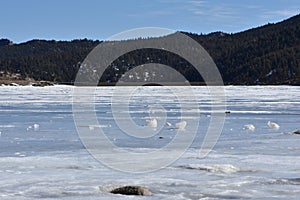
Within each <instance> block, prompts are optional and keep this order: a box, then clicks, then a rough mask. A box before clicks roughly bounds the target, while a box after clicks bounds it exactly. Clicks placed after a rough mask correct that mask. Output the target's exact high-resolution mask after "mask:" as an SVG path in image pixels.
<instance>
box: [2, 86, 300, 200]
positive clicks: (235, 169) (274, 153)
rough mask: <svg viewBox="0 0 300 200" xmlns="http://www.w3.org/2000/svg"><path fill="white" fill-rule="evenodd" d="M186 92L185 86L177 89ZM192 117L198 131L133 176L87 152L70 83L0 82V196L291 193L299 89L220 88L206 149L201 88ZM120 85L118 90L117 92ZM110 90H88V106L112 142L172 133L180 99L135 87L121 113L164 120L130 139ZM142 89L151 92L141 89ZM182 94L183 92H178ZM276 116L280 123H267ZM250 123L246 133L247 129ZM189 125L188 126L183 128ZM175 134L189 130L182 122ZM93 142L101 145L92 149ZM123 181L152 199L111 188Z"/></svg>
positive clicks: (298, 192) (142, 144) (295, 182)
mask: <svg viewBox="0 0 300 200" xmlns="http://www.w3.org/2000/svg"><path fill="white" fill-rule="evenodd" d="M176 89H177V90H178V91H182V92H184V91H185V88H184V87H176ZM192 89H193V91H194V93H195V95H196V96H197V102H196V103H197V104H199V110H198V109H191V110H190V111H189V113H192V114H193V113H194V114H195V113H196V114H199V116H200V121H199V129H198V131H199V133H198V134H197V136H196V137H195V140H194V142H193V144H192V145H191V146H190V148H188V149H187V150H186V152H185V153H184V154H183V155H182V156H181V157H180V158H179V159H178V160H177V161H176V162H174V163H172V164H171V165H169V166H167V167H165V168H163V169H160V170H155V171H153V172H150V173H140V174H132V173H125V172H121V171H118V170H112V169H110V168H107V167H106V166H104V165H103V164H102V163H100V162H98V161H97V160H95V159H94V157H93V156H92V155H90V154H89V153H88V151H87V150H86V148H85V147H84V145H83V144H82V142H81V140H80V139H79V135H78V133H77V130H76V126H75V123H74V119H73V112H72V102H73V101H72V95H73V90H74V88H73V87H71V86H53V87H43V88H37V87H31V86H22V87H9V86H2V87H0V94H1V96H0V111H1V112H0V174H1V179H0V185H1V187H0V198H1V199H41V198H43V199H124V198H128V199H202V198H203V199H275V198H278V199H299V198H300V159H299V157H300V135H294V134H292V131H293V130H296V129H300V87H293V86H251V87H250V86H226V87H225V92H226V99H227V101H226V107H227V108H226V109H227V110H229V111H230V113H227V114H226V115H225V124H224V127H223V131H222V134H221V136H220V138H219V140H218V142H217V144H216V145H215V147H214V148H213V150H212V152H211V153H210V154H209V155H208V156H207V157H205V158H202V159H200V158H198V152H199V148H200V146H201V142H202V141H203V137H204V133H205V132H206V131H205V130H206V129H207V127H208V125H209V122H210V120H211V108H210V106H211V101H210V99H209V98H208V96H209V94H208V93H207V91H206V88H205V87H193V88H192ZM126 90H128V88H126V87H124V91H125V92H126ZM113 91H114V88H113V87H100V88H98V89H97V90H96V96H95V111H96V116H97V119H98V121H99V124H98V125H96V126H95V124H90V126H89V127H87V128H88V129H90V130H91V131H93V130H94V129H95V128H101V129H102V130H103V131H104V132H105V133H106V134H107V137H108V138H109V140H110V141H111V142H112V143H113V144H114V145H116V146H118V147H120V148H124V149H127V150H129V151H130V150H134V149H143V150H149V149H159V148H162V147H164V146H165V145H167V144H168V143H169V142H170V141H172V140H173V139H174V137H176V131H175V130H174V124H175V123H177V122H179V121H180V117H181V116H180V107H179V106H180V103H183V104H184V103H185V102H178V99H176V97H174V96H172V95H170V93H169V90H168V88H165V87H140V88H137V90H135V94H134V95H133V98H132V101H131V103H130V108H129V111H130V116H131V117H132V120H133V121H134V122H135V123H136V124H137V125H139V126H144V125H145V121H146V119H148V118H149V115H150V114H151V112H150V111H149V109H150V108H151V106H152V105H154V104H159V105H161V106H162V107H163V108H164V110H165V112H166V114H167V121H168V122H170V123H171V124H172V126H170V127H168V126H164V124H160V121H159V119H160V118H157V119H158V125H162V126H161V127H162V128H161V129H160V131H159V133H158V134H156V135H154V136H152V137H150V138H146V139H136V138H132V137H129V136H127V135H125V134H122V130H120V129H119V128H118V126H117V125H116V123H115V122H114V120H113V115H112V110H111V96H112V95H113ZM147 94H151V95H147ZM186 100H187V101H189V97H186ZM268 121H272V122H276V123H277V124H279V125H280V128H279V129H271V128H269V127H268V125H267V123H268ZM247 124H252V125H253V126H255V130H254V131H251V130H247V129H245V128H244V126H245V125H247ZM188 126H189V124H188V125H187V127H188ZM182 134H187V135H188V134H189V133H188V128H187V130H186V131H182ZM100 148H101V147H100ZM122 185H141V186H145V187H147V188H149V189H150V190H151V191H152V192H153V194H154V195H153V196H151V197H132V196H129V197H128V196H127V197H126V196H121V195H113V194H110V193H109V191H110V190H111V189H113V188H116V187H118V186H122Z"/></svg>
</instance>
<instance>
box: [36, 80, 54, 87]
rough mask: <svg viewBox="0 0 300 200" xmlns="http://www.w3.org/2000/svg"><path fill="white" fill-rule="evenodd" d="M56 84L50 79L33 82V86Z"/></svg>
mask: <svg viewBox="0 0 300 200" xmlns="http://www.w3.org/2000/svg"><path fill="white" fill-rule="evenodd" d="M53 85H54V84H53V83H51V82H48V81H39V82H36V83H33V84H32V86H34V87H45V86H53Z"/></svg>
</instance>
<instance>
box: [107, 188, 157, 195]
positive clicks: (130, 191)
mask: <svg viewBox="0 0 300 200" xmlns="http://www.w3.org/2000/svg"><path fill="white" fill-rule="evenodd" d="M110 193H113V194H122V195H140V196H150V195H152V193H151V192H150V191H149V190H148V189H147V188H144V187H141V186H124V187H119V188H116V189H113V190H112V191H110Z"/></svg>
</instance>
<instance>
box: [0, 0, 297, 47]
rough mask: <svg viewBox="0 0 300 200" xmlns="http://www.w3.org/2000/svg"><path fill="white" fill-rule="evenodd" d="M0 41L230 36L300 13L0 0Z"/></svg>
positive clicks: (210, 5)
mask: <svg viewBox="0 0 300 200" xmlns="http://www.w3.org/2000/svg"><path fill="white" fill-rule="evenodd" d="M0 5H1V7H0V38H8V39H11V40H13V41H14V42H16V43H20V42H24V41H27V40H30V39H56V40H72V39H79V38H89V39H99V40H102V39H106V38H108V37H109V36H111V35H113V34H116V33H119V32H121V31H125V30H128V29H132V28H140V27H162V28H169V29H173V30H179V31H189V32H195V33H209V32H212V31H219V30H220V31H224V32H229V33H234V32H238V31H242V30H246V29H248V28H253V27H257V26H260V25H263V24H266V23H268V22H278V21H281V20H283V19H286V18H289V17H291V16H293V15H296V14H298V13H300V2H299V0H107V1H106V0H0Z"/></svg>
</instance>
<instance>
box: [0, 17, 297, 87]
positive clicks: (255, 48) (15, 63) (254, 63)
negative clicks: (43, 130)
mask: <svg viewBox="0 0 300 200" xmlns="http://www.w3.org/2000/svg"><path fill="white" fill-rule="evenodd" d="M182 33H184V34H186V35H188V36H190V37H191V38H193V39H194V40H196V41H197V42H199V43H200V44H201V45H202V46H203V47H204V48H205V49H206V50H207V51H208V53H209V54H210V55H211V57H212V58H213V59H214V61H215V63H216V65H217V67H218V68H219V71H220V73H221V75H222V77H223V80H224V83H225V84H226V85H256V84H261V85H265V84H271V85H279V84H291V85H298V84H300V15H296V16H293V17H291V18H289V19H286V20H283V21H282V22H279V23H275V24H266V25H264V26H261V27H256V28H252V29H249V30H246V31H242V32H239V33H234V34H228V33H223V32H214V33H210V34H206V35H203V34H200V35H199V34H195V33H188V32H182ZM1 41H2V42H1ZM100 42H102V41H98V40H97V41H93V40H88V39H82V40H72V41H54V40H50V41H49V40H30V41H27V42H25V43H20V44H13V42H12V41H10V40H8V39H2V40H0V44H2V45H0V83H1V82H2V83H4V82H5V81H4V80H6V79H11V78H10V77H16V76H11V74H18V76H17V77H18V79H20V80H25V79H30V80H37V81H41V80H43V81H52V82H57V83H70V84H73V82H74V80H75V77H76V73H77V71H78V69H79V67H80V64H81V63H82V62H83V60H84V58H85V57H86V56H87V55H88V53H89V52H90V51H91V50H92V49H93V48H94V47H96V46H97V45H98V44H99V43H100ZM162 57H163V58H164V59H165V60H163V64H167V65H169V66H172V67H173V68H175V69H177V70H178V71H180V73H182V74H183V75H184V76H186V78H187V79H188V80H189V81H190V82H191V83H201V82H202V81H203V80H202V79H201V77H195V75H194V71H193V69H191V66H189V64H188V63H186V62H185V61H182V60H179V58H174V56H173V57H172V55H168V54H167V53H165V52H158V51H153V50H148V51H141V52H132V53H131V54H128V55H124V56H123V57H120V58H119V59H117V60H116V61H115V62H114V63H113V64H112V66H114V67H112V66H111V67H110V69H108V70H107V71H106V73H107V74H105V76H103V77H102V82H106V83H114V82H116V81H118V79H119V78H120V77H121V74H120V72H122V73H125V72H126V71H128V70H130V69H132V68H134V66H138V65H140V64H146V63H149V62H150V63H151V61H152V62H159V61H161V58H162ZM133 58H134V59H135V60H134V59H133ZM146 58H148V59H146ZM124 60H125V61H124ZM122 61H123V62H122ZM8 74H9V76H8ZM1 80H2V81H1Z"/></svg>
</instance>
